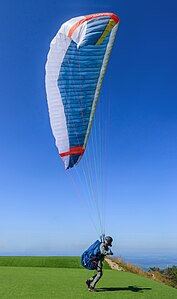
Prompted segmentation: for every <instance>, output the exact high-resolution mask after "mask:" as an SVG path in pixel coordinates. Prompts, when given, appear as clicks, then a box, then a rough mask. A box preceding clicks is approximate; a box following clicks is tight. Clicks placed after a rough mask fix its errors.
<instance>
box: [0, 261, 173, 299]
mask: <svg viewBox="0 0 177 299" xmlns="http://www.w3.org/2000/svg"><path fill="white" fill-rule="evenodd" d="M68 259H69V258H67V262H68ZM91 274H93V272H92V271H87V270H85V269H79V268H73V269H71V268H70V269H69V268H68V269H67V268H64V269H62V268H47V267H44V268H42V267H39V268H37V267H28V268H27V267H8V266H6V267H3V266H1V267H0V298H2V299H55V298H57V299H58V298H61V299H72V298H73V299H87V298H90V296H93V297H94V298H101V299H114V298H121V299H129V298H131V299H135V298H136V299H167V298H168V299H176V298H177V290H176V289H173V288H170V287H168V286H165V285H161V284H159V283H157V282H154V281H151V280H149V279H146V278H144V277H140V276H137V275H135V274H132V273H126V272H119V271H113V270H107V269H105V270H104V276H103V278H102V279H101V281H100V282H99V284H98V290H99V292H98V293H92V294H90V293H89V292H88V291H87V288H86V286H85V280H86V278H88V277H89V276H90V275H91Z"/></svg>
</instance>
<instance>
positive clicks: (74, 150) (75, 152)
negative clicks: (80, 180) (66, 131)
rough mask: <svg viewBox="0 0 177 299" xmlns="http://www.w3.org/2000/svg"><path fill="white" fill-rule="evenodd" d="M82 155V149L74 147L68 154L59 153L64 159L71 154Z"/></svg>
mask: <svg viewBox="0 0 177 299" xmlns="http://www.w3.org/2000/svg"><path fill="white" fill-rule="evenodd" d="M83 153H84V149H83V147H82V146H76V147H73V148H70V151H69V152H65V153H61V154H60V157H65V156H69V155H73V154H76V155H78V154H79V155H83Z"/></svg>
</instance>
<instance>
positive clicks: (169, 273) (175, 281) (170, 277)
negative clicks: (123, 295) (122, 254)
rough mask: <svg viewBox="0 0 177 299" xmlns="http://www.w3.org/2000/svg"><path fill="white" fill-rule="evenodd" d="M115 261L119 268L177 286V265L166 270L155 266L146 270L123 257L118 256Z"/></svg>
mask: <svg viewBox="0 0 177 299" xmlns="http://www.w3.org/2000/svg"><path fill="white" fill-rule="evenodd" d="M113 261H114V262H115V263H117V264H118V266H119V269H120V270H122V271H125V272H131V273H135V274H138V275H140V276H144V277H147V278H149V279H152V280H155V281H158V282H161V283H164V284H166V285H169V286H171V287H173V288H177V267H176V266H173V267H171V268H167V269H164V270H161V269H159V268H155V267H154V268H150V269H149V271H148V272H145V271H143V270H142V269H140V268H139V267H137V266H135V265H132V264H130V263H126V262H124V261H123V259H122V258H116V259H113Z"/></svg>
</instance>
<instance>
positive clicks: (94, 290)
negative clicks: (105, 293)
mask: <svg viewBox="0 0 177 299" xmlns="http://www.w3.org/2000/svg"><path fill="white" fill-rule="evenodd" d="M89 291H90V292H97V290H96V289H95V288H93V287H92V286H90V288H89Z"/></svg>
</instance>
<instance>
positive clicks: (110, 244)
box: [105, 236, 113, 246]
mask: <svg viewBox="0 0 177 299" xmlns="http://www.w3.org/2000/svg"><path fill="white" fill-rule="evenodd" d="M105 240H106V241H107V242H108V245H109V246H112V242H113V238H112V237H110V236H107V237H105Z"/></svg>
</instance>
